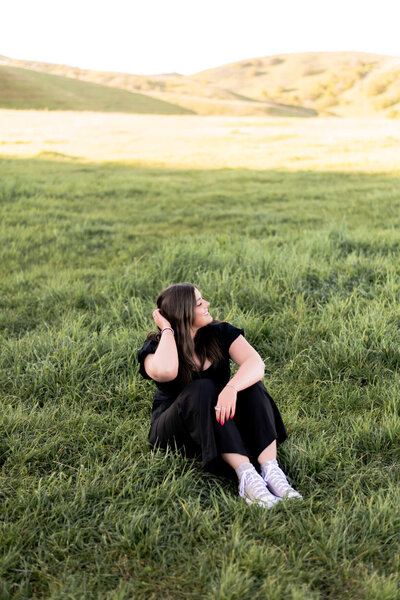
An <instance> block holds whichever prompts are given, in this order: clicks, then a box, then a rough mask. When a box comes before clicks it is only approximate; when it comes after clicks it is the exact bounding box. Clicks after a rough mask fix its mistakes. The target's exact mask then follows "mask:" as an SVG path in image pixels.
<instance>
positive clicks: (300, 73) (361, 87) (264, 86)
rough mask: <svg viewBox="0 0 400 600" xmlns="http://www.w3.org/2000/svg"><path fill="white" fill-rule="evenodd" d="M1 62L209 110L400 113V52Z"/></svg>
mask: <svg viewBox="0 0 400 600" xmlns="http://www.w3.org/2000/svg"><path fill="white" fill-rule="evenodd" d="M0 64H3V65H9V66H17V67H23V68H25V69H32V70H35V71H41V72H45V73H51V74H53V75H63V76H64V77H69V78H73V79H80V80H84V81H88V82H92V83H99V84H102V85H106V86H109V87H114V88H121V89H124V90H128V91H130V92H136V93H141V94H144V95H147V96H150V97H153V98H157V99H159V100H164V101H166V102H169V103H173V104H175V105H178V106H181V107H182V108H185V109H188V110H190V111H193V112H195V113H196V114H203V115H213V114H214V115H217V114H220V115H224V114H225V115H237V116H239V115H254V116H262V115H281V116H303V117H307V116H316V115H317V114H319V115H323V116H329V115H337V116H348V117H358V116H360V117H367V116H387V117H399V116H400V57H390V56H382V55H378V54H367V53H364V52H305V53H295V54H280V55H277V56H268V57H264V58H254V59H247V60H243V61H239V62H237V63H232V64H228V65H223V66H221V67H216V68H214V69H208V70H206V71H202V72H200V73H196V74H193V75H191V76H183V75H179V74H177V73H171V74H163V75H148V76H147V75H132V74H127V73H112V72H100V71H91V70H86V69H78V68H75V67H70V66H65V65H54V64H50V63H38V62H32V61H21V60H15V59H10V58H7V57H0Z"/></svg>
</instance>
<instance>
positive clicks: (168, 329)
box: [161, 327, 175, 335]
mask: <svg viewBox="0 0 400 600" xmlns="http://www.w3.org/2000/svg"><path fill="white" fill-rule="evenodd" d="M164 331H171V333H172V335H175V331H174V330H173V329H172V327H164V328H163V329H161V333H163V332H164Z"/></svg>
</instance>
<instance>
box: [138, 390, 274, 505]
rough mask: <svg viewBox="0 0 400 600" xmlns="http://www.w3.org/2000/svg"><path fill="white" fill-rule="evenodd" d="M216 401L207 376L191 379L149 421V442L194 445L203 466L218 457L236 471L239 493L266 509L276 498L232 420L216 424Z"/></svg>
mask: <svg viewBox="0 0 400 600" xmlns="http://www.w3.org/2000/svg"><path fill="white" fill-rule="evenodd" d="M217 400H218V392H217V389H216V387H215V384H214V383H213V382H212V381H211V380H210V379H198V380H195V381H192V382H191V383H189V384H188V385H187V386H186V387H185V389H184V390H183V391H182V392H181V394H179V396H178V398H177V399H176V400H175V401H174V403H173V404H172V406H170V407H169V408H168V409H167V410H166V411H164V412H163V413H162V414H161V415H160V416H159V417H158V418H157V419H156V421H155V422H154V423H153V425H152V426H151V428H150V435H149V441H150V444H151V445H153V446H154V445H158V446H161V447H162V448H165V447H166V446H167V445H170V444H174V445H176V446H177V447H180V448H185V449H188V448H193V447H195V448H197V449H198V450H199V451H200V452H201V454H202V458H203V467H205V468H207V467H209V465H210V464H212V463H213V461H215V460H216V459H219V458H222V459H223V460H224V461H225V462H226V463H227V464H228V465H230V466H231V467H232V468H233V469H235V471H236V474H237V476H238V479H239V494H240V496H242V497H244V498H245V500H246V502H248V503H258V504H260V505H262V506H264V507H266V508H270V507H271V506H273V505H274V504H276V502H277V498H276V497H275V496H273V495H272V494H271V493H270V492H269V491H268V489H267V487H266V485H265V483H264V481H263V479H262V477H261V476H260V475H259V474H258V473H257V471H256V470H255V468H254V466H253V465H252V464H251V463H250V461H249V457H248V455H247V449H246V447H245V446H244V444H243V441H242V439H241V436H240V433H239V430H238V428H237V426H236V424H235V423H234V421H233V420H229V422H227V423H225V424H224V426H222V425H220V424H219V423H217V420H216V418H215V410H214V407H215V405H216V403H217ZM207 470H211V469H210V468H208V469H207Z"/></svg>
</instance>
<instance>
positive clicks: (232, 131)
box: [0, 110, 400, 173]
mask: <svg viewBox="0 0 400 600" xmlns="http://www.w3.org/2000/svg"><path fill="white" fill-rule="evenodd" d="M0 131H1V134H0V153H1V154H2V155H3V156H5V155H8V156H20V157H32V156H37V155H40V154H41V155H42V157H43V158H51V157H52V156H53V157H54V158H57V157H58V158H62V156H60V155H63V156H64V157H65V158H66V159H68V157H72V158H74V157H80V158H81V159H82V160H85V161H95V162H101V161H104V160H107V161H126V162H129V163H135V164H140V165H143V166H159V167H160V166H162V167H173V168H196V169H203V168H204V169H215V168H246V169H257V170H263V169H285V170H291V171H293V170H294V171H297V170H311V171H327V170H340V171H341V172H343V171H345V172H355V171H357V172H362V173H380V172H384V171H385V172H393V171H397V172H398V171H399V165H400V143H399V141H400V121H395V120H389V119H338V118H328V119H327V118H317V119H297V118H292V119H281V118H277V117H275V118H273V117H269V118H261V117H198V116H184V115H181V116H166V115H121V114H101V113H76V112H49V113H46V112H43V111H12V110H9V111H6V110H0Z"/></svg>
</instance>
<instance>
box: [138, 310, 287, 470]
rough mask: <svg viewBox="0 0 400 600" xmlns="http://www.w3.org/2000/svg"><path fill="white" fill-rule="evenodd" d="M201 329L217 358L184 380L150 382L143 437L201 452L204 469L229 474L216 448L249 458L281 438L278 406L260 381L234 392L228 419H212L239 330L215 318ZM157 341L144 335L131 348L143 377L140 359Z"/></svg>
mask: <svg viewBox="0 0 400 600" xmlns="http://www.w3.org/2000/svg"><path fill="white" fill-rule="evenodd" d="M202 329H203V331H202V335H204V334H205V333H207V331H209V332H210V335H214V336H215V337H216V340H217V341H218V344H219V346H220V348H221V350H222V354H223V360H222V361H221V362H220V363H218V364H217V365H211V366H210V367H209V368H208V369H205V370H203V371H201V372H194V373H193V380H192V381H191V382H190V383H188V384H186V385H185V384H183V383H182V382H181V381H180V380H179V376H178V377H177V378H176V379H174V380H173V381H169V382H165V383H160V382H157V381H156V382H155V383H156V386H157V391H156V393H155V395H154V398H153V409H152V415H151V424H150V432H149V442H150V445H151V446H152V447H154V446H158V447H161V448H166V447H167V446H169V445H170V446H175V447H177V448H179V449H180V450H182V451H184V452H185V454H186V455H187V456H201V458H202V464H203V468H204V469H205V470H207V471H209V472H212V473H215V474H220V475H228V476H230V475H232V473H233V474H234V471H233V469H232V468H231V467H229V466H228V465H227V463H226V462H225V461H223V459H222V458H221V454H222V453H225V452H235V453H238V454H243V455H246V456H248V457H249V458H250V460H255V459H256V458H257V456H258V455H259V454H260V452H262V450H264V448H266V447H267V446H268V445H269V444H270V443H271V442H273V440H275V439H276V440H277V443H278V444H280V443H282V442H283V441H284V440H285V439H286V438H287V433H286V429H285V426H284V424H283V421H282V418H281V415H280V413H279V410H278V408H277V406H276V404H275V402H274V400H273V399H272V398H271V396H270V395H269V394H268V392H267V390H266V388H265V386H264V384H263V383H262V382H261V381H259V382H257V383H255V384H254V385H251V386H249V387H248V388H246V389H244V390H242V391H240V392H238V394H237V402H236V412H235V416H234V418H233V419H228V421H226V422H225V424H224V425H221V424H219V423H218V422H217V420H216V413H215V409H214V407H215V405H216V404H217V401H218V395H219V393H220V392H221V390H222V389H223V388H224V387H225V385H226V383H227V382H228V381H229V379H230V362H229V361H230V357H229V348H230V345H231V344H232V342H233V341H234V340H235V339H236V338H237V337H239V335H244V331H243V329H238V328H237V327H234V326H233V325H231V324H230V323H226V322H217V321H214V322H212V323H210V324H209V325H206V326H205V327H204V328H202ZM157 345H158V342H157V341H155V340H151V339H150V340H146V341H145V343H144V345H143V347H142V348H141V349H140V350H139V351H138V353H137V356H138V361H139V364H140V367H139V372H140V374H141V375H142V376H143V377H145V378H146V379H151V377H149V375H148V374H147V372H146V370H145V368H144V360H145V358H146V356H147V355H148V354H151V353H154V352H155V351H156V349H157Z"/></svg>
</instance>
